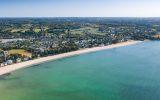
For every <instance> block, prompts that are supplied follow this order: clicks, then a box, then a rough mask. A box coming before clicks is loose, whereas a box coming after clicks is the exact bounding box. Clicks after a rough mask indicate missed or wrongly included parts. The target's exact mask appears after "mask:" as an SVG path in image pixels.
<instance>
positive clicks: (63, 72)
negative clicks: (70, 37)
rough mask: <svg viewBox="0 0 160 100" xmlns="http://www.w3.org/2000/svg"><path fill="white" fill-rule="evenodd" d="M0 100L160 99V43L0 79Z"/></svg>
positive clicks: (100, 53)
mask: <svg viewBox="0 0 160 100" xmlns="http://www.w3.org/2000/svg"><path fill="white" fill-rule="evenodd" d="M0 100H160V41H146V42H142V43H138V44H134V45H129V46H125V47H120V48H114V49H110V50H103V51H98V52H92V53H87V54H82V55H77V56H73V57H68V58H63V59H59V60H56V61H50V62H46V63H43V64H39V65H35V66H31V67H28V68H25V69H21V70H17V71H14V72H11V73H10V74H7V75H4V76H0Z"/></svg>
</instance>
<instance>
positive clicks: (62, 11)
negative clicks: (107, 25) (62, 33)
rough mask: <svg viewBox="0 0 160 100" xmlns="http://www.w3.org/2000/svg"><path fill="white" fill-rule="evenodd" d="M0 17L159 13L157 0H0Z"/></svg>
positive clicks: (100, 15)
mask: <svg viewBox="0 0 160 100" xmlns="http://www.w3.org/2000/svg"><path fill="white" fill-rule="evenodd" d="M0 17H160V0H0Z"/></svg>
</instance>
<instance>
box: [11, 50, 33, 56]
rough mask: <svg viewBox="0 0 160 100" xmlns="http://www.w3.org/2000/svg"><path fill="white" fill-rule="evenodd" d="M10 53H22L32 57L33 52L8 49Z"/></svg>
mask: <svg viewBox="0 0 160 100" xmlns="http://www.w3.org/2000/svg"><path fill="white" fill-rule="evenodd" d="M8 53H9V54H21V55H23V56H27V57H32V53H29V52H27V51H25V50H23V49H13V50H9V51H8Z"/></svg>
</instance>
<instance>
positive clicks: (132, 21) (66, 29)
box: [0, 18, 160, 67]
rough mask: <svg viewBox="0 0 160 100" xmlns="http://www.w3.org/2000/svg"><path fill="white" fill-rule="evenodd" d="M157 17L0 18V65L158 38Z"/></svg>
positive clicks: (159, 28)
mask: <svg viewBox="0 0 160 100" xmlns="http://www.w3.org/2000/svg"><path fill="white" fill-rule="evenodd" d="M159 31H160V20H157V19H152V18H149V19H147V18H146V19H138V18H128V19H127V18H125V19H123V18H1V19H0V67H5V66H8V65H12V64H15V63H21V62H25V61H29V60H33V59H37V58H41V57H47V56H52V55H57V54H62V53H67V52H71V51H77V50H80V49H85V48H93V47H103V46H107V45H111V44H115V43H121V42H125V41H130V40H137V41H144V40H159V38H160V35H159Z"/></svg>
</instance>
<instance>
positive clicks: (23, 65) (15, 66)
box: [0, 40, 142, 75]
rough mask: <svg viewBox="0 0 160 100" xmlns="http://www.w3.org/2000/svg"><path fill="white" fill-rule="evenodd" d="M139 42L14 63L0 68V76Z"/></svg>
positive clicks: (128, 42)
mask: <svg viewBox="0 0 160 100" xmlns="http://www.w3.org/2000/svg"><path fill="white" fill-rule="evenodd" d="M141 42H142V41H132V40H131V41H127V42H122V43H117V44H112V45H108V46H103V47H93V48H86V49H83V50H78V51H73V52H68V53H63V54H58V55H53V56H48V57H42V58H39V59H34V60H30V61H26V62H21V63H16V64H13V65H8V66H5V67H1V68H0V75H5V74H7V73H10V72H13V71H16V70H19V69H22V68H26V67H30V66H33V65H37V64H41V63H45V62H48V61H52V60H58V59H62V58H66V57H71V56H75V55H80V54H85V53H90V52H96V51H102V50H108V49H112V48H118V47H123V46H128V45H133V44H137V43H141Z"/></svg>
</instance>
